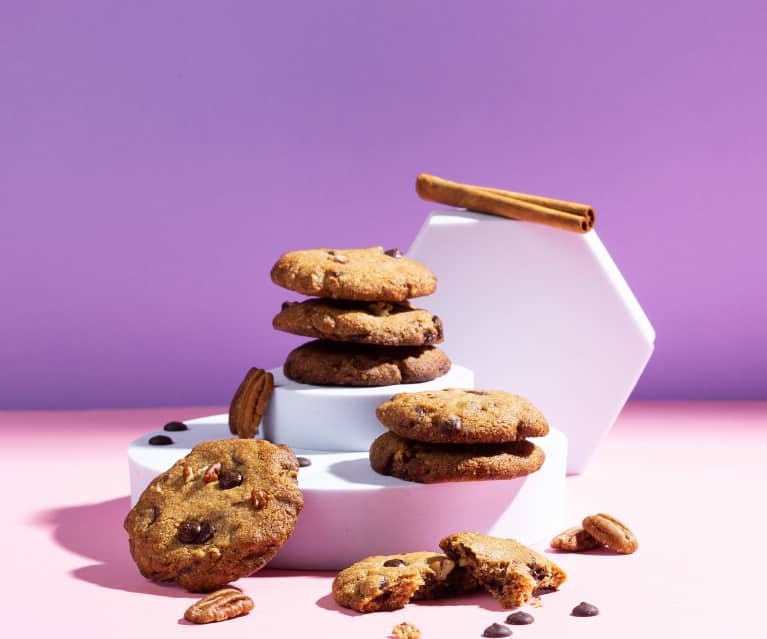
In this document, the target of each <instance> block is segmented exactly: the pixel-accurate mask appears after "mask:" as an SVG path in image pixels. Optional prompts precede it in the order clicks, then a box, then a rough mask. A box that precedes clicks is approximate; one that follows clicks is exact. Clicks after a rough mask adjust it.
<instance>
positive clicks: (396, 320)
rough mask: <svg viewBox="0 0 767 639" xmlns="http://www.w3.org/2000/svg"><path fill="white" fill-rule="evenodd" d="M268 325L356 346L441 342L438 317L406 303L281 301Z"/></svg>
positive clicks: (441, 330) (427, 344)
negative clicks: (352, 343) (280, 305)
mask: <svg viewBox="0 0 767 639" xmlns="http://www.w3.org/2000/svg"><path fill="white" fill-rule="evenodd" d="M272 326H273V327H274V328H276V329H277V330H280V331H285V332H287V333H293V334H294V335H303V336H305V337H316V338H319V339H326V340H332V341H339V342H355V343H357V344H379V345H382V346H430V345H432V344H439V343H440V342H441V341H442V340H443V328H442V321H441V320H440V319H439V317H437V316H436V315H433V314H432V313H430V312H429V311H426V310H424V309H421V308H414V307H413V306H411V305H410V303H409V302H351V301H346V300H330V299H311V300H306V301H304V302H285V303H284V304H283V305H282V310H281V311H280V312H279V313H278V314H277V315H276V316H275V317H274V320H273V321H272Z"/></svg>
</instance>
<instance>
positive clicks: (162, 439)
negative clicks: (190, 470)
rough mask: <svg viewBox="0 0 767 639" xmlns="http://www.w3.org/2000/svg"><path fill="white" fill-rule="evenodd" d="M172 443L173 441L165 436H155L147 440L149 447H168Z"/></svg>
mask: <svg viewBox="0 0 767 639" xmlns="http://www.w3.org/2000/svg"><path fill="white" fill-rule="evenodd" d="M172 443H173V440H172V439H171V438H170V437H168V436H167V435H155V436H154V437H150V438H149V445H150V446H168V445H169V444H172Z"/></svg>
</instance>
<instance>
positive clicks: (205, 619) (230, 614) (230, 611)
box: [184, 588, 253, 623]
mask: <svg viewBox="0 0 767 639" xmlns="http://www.w3.org/2000/svg"><path fill="white" fill-rule="evenodd" d="M251 610H253V600H252V599H251V598H250V597H248V596H247V595H244V594H242V591H240V590H238V589H237V588H222V589H221V590H216V591H215V592H212V593H210V594H209V595H206V596H205V597H203V598H202V599H200V600H199V601H196V602H195V603H193V604H192V605H191V606H189V608H187V609H186V612H185V613H184V619H186V620H187V621H191V622H192V623H213V622H215V621H226V620H227V619H234V618H235V617H241V616H242V615H247V614H248V613H249V612H250V611H251Z"/></svg>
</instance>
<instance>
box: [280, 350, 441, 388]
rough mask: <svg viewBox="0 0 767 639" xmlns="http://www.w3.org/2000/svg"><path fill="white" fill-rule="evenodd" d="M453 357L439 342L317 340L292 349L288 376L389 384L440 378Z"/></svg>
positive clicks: (328, 382) (321, 381)
mask: <svg viewBox="0 0 767 639" xmlns="http://www.w3.org/2000/svg"><path fill="white" fill-rule="evenodd" d="M449 370H450V360H449V359H448V357H447V355H445V353H444V352H442V351H441V350H440V349H438V348H437V347H436V346H374V345H370V344H352V343H348V342H331V341H327V340H315V341H313V342H308V343H306V344H303V345H301V346H299V347H298V348H296V349H294V350H292V351H291V352H290V353H289V354H288V357H287V359H286V360H285V365H284V366H283V372H284V373H285V375H286V377H288V378H290V379H292V380H293V381H296V382H300V383H302V384H317V385H335V386H389V385H391V384H412V383H416V382H426V381H429V380H432V379H436V378H437V377H440V376H442V375H444V374H445V373H447V372H448V371H449Z"/></svg>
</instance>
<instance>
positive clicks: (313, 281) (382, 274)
mask: <svg viewBox="0 0 767 639" xmlns="http://www.w3.org/2000/svg"><path fill="white" fill-rule="evenodd" d="M271 277H272V281H273V282H274V283H275V284H277V285H279V286H282V287H284V288H287V289H289V290H291V291H296V292H297V293H302V294H303V295H312V296H316V297H329V298H333V299H341V300H357V301H367V302H404V301H405V300H407V299H409V298H411V297H420V296H422V295H430V294H431V293H433V292H434V291H435V290H436V288H437V278H436V277H435V276H434V273H432V272H431V271H430V270H429V269H428V268H427V267H425V266H424V265H423V264H420V263H419V262H416V261H415V260H411V259H409V258H407V257H405V256H404V255H403V254H402V253H400V252H399V251H396V252H395V251H384V249H383V248H382V247H380V246H374V247H371V248H364V249H327V248H322V249H312V250H306V251H291V252H289V253H285V254H284V255H282V256H281V257H280V258H279V259H278V260H277V262H276V263H275V265H274V266H273V267H272V272H271Z"/></svg>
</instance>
